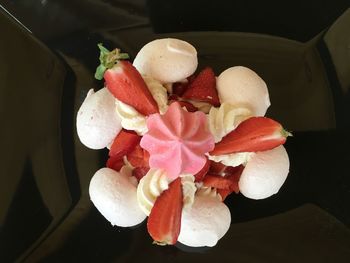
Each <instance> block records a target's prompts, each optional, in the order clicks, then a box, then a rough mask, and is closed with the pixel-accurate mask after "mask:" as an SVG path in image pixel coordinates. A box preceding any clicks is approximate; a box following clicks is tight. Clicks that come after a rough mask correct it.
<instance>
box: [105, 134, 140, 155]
mask: <svg viewBox="0 0 350 263" xmlns="http://www.w3.org/2000/svg"><path fill="white" fill-rule="evenodd" d="M140 140H141V137H140V136H138V135H137V134H136V133H135V132H134V131H128V130H124V129H122V130H121V131H120V132H119V134H118V135H117V137H115V139H114V141H113V143H112V146H111V149H110V150H109V156H111V157H115V158H117V159H121V158H123V156H124V155H127V154H128V153H130V152H131V151H133V150H134V148H135V147H136V145H138V144H139V142H140Z"/></svg>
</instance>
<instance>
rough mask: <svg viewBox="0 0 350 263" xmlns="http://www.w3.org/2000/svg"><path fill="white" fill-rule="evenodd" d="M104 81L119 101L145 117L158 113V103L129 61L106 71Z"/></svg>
mask: <svg viewBox="0 0 350 263" xmlns="http://www.w3.org/2000/svg"><path fill="white" fill-rule="evenodd" d="M104 79H105V81H106V86H107V88H108V90H109V91H110V92H111V93H112V94H113V95H114V97H116V98H117V99H118V100H120V101H122V102H124V103H126V104H128V105H130V106H132V107H134V108H135V109H136V110H137V111H138V112H140V113H141V114H143V115H145V116H147V115H150V114H153V113H158V105H157V102H156V101H155V100H154V98H153V97H152V94H151V92H150V91H149V89H148V88H147V85H146V83H145V81H144V80H143V78H142V76H141V74H140V73H139V72H138V71H137V69H136V68H135V67H134V66H133V65H132V64H131V63H130V62H129V61H119V62H118V64H116V65H114V66H113V67H112V68H111V69H108V70H106V72H105V73H104Z"/></svg>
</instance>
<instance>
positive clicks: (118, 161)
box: [106, 157, 124, 172]
mask: <svg viewBox="0 0 350 263" xmlns="http://www.w3.org/2000/svg"><path fill="white" fill-rule="evenodd" d="M106 166H107V167H108V168H111V169H113V170H115V171H117V172H119V171H120V169H122V167H123V166H124V161H123V159H122V158H119V157H109V158H108V160H107V163H106Z"/></svg>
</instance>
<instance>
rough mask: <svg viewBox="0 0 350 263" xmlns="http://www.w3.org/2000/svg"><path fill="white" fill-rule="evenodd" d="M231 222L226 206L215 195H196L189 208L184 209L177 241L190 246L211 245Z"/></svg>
mask: <svg viewBox="0 0 350 263" xmlns="http://www.w3.org/2000/svg"><path fill="white" fill-rule="evenodd" d="M230 224H231V214H230V210H229V209H228V207H227V206H226V205H225V204H224V203H223V202H221V201H219V200H218V199H217V198H216V197H211V196H209V195H196V196H195V199H194V203H193V204H192V208H191V209H184V210H183V211H182V218H181V231H180V235H179V237H178V241H179V242H180V243H182V244H184V245H186V246H191V247H203V246H207V247H213V246H215V245H216V243H217V242H218V241H219V240H220V238H222V237H223V236H224V235H225V234H226V232H227V230H228V229H229V227H230Z"/></svg>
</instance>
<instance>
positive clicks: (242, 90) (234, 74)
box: [216, 66, 271, 116]
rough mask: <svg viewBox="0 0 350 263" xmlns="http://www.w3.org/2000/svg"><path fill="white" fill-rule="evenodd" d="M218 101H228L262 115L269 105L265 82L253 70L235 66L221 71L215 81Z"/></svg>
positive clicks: (255, 114) (256, 114)
mask: <svg viewBox="0 0 350 263" xmlns="http://www.w3.org/2000/svg"><path fill="white" fill-rule="evenodd" d="M216 88H217V90H218V94H219V98H220V102H221V103H224V102H228V103H230V104H232V105H236V106H239V107H247V108H249V109H251V110H252V113H253V115H254V116H264V115H265V113H266V111H267V109H268V107H269V106H270V105H271V103H270V98H269V92H268V90H267V86H266V83H265V82H264V80H262V78H260V77H259V76H258V75H257V74H256V73H255V72H254V71H253V70H251V69H249V68H246V67H242V66H236V67H231V68H228V69H226V70H225V71H224V72H222V73H221V74H220V75H219V76H218V78H217V81H216Z"/></svg>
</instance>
